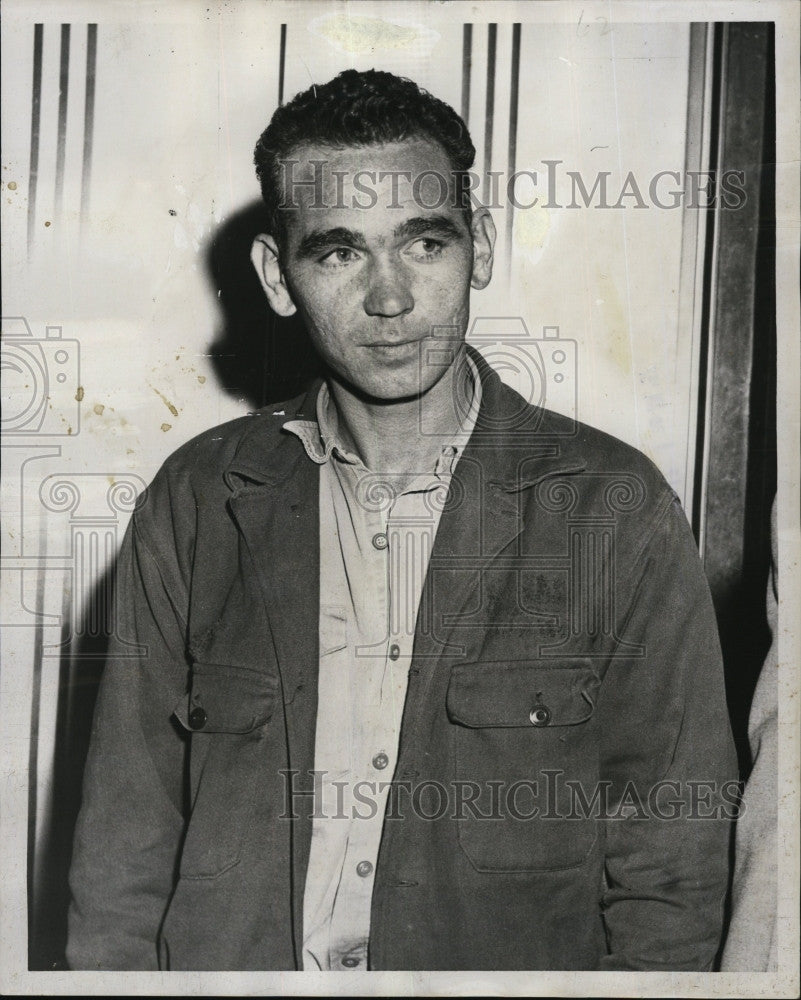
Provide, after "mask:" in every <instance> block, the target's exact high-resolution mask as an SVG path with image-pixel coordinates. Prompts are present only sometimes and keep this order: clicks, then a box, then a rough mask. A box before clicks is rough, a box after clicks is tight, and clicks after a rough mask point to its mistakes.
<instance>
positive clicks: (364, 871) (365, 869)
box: [356, 861, 373, 878]
mask: <svg viewBox="0 0 801 1000" xmlns="http://www.w3.org/2000/svg"><path fill="white" fill-rule="evenodd" d="M372 871H373V866H372V865H371V864H370V862H369V861H360V862H359V863H358V865H356V874H357V875H358V876H359V878H367V876H368V875H370V874H371V873H372Z"/></svg>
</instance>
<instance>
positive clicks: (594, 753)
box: [69, 71, 735, 971]
mask: <svg viewBox="0 0 801 1000" xmlns="http://www.w3.org/2000/svg"><path fill="white" fill-rule="evenodd" d="M473 156H474V150H473V146H472V143H471V142H470V138H469V136H468V133H467V130H466V128H465V126H464V123H463V122H462V121H461V119H460V118H459V117H458V116H457V115H456V114H455V112H453V110H452V109H451V108H449V107H447V106H446V105H444V104H443V103H442V102H440V101H437V100H435V99H434V98H432V97H431V96H430V95H428V94H426V93H424V92H422V91H420V90H419V89H418V88H417V86H416V85H415V84H413V83H411V82H410V81H405V80H401V79H398V78H396V77H394V76H392V75H390V74H387V73H379V72H375V71H373V72H368V73H357V72H355V71H347V72H345V73H342V74H341V75H340V76H339V77H337V78H336V79H335V80H333V81H331V82H329V83H327V84H325V85H323V86H316V87H313V88H312V89H311V90H309V91H308V92H306V93H304V94H301V95H299V96H298V97H296V98H295V99H294V100H293V101H292V102H291V103H290V104H288V105H286V106H285V107H283V108H281V109H279V110H278V111H277V112H276V113H275V115H274V116H273V119H272V121H271V123H270V125H269V127H268V128H267V130H266V131H265V132H264V134H263V135H262V137H261V139H260V141H259V144H258V145H257V148H256V164H257V170H258V173H259V177H260V180H261V184H262V192H263V195H264V198H265V201H266V204H267V208H268V214H269V217H270V226H269V228H270V232H269V233H266V234H264V235H262V236H260V237H258V238H257V240H256V241H255V243H254V248H253V260H254V264H255V266H256V269H257V271H258V274H259V277H260V279H261V281H262V284H263V286H264V290H265V292H266V295H267V297H268V299H269V302H270V304H271V306H272V308H273V309H274V310H275V311H276V312H277V313H278V314H279V315H283V316H286V315H290V314H292V313H293V312H295V311H296V310H297V312H298V313H299V314H300V316H301V317H302V319H303V320H304V322H305V325H306V327H307V328H308V331H309V334H310V336H311V338H312V341H313V343H314V346H315V348H316V349H317V351H318V352H319V355H320V357H321V359H322V360H323V362H324V363H325V368H326V377H325V380H324V381H323V382H322V384H317V385H315V386H314V387H313V388H312V390H311V391H310V392H309V393H308V394H307V395H306V396H304V397H302V398H299V399H296V400H291V401H288V402H286V403H281V404H278V405H272V406H268V407H266V408H265V409H264V410H261V411H259V412H258V413H256V414H253V415H251V416H249V417H245V418H242V419H240V420H237V421H234V422H233V423H231V424H227V425H225V426H224V427H220V428H216V429H215V430H213V431H211V432H209V433H207V434H204V435H201V436H200V437H199V438H197V439H196V440H194V441H192V442H190V443H189V444H187V445H186V446H184V447H183V448H181V449H179V451H178V452H176V453H175V454H174V455H173V456H172V457H171V458H170V459H169V460H168V461H167V462H166V464H165V465H164V467H163V468H162V470H161V471H160V472H159V474H158V475H157V476H156V478H155V480H154V482H153V484H152V485H151V487H150V488H149V490H148V492H147V496H146V498H145V501H144V502H143V504H142V505H141V506H140V507H139V509H138V510H137V511H136V513H135V515H134V518H133V522H132V525H131V527H130V529H129V532H128V534H127V537H126V540H125V543H124V546H123V549H122V552H121V555H120V561H119V569H118V581H119V582H118V598H117V602H118V608H119V615H120V618H121V623H120V628H119V630H120V634H121V637H122V638H124V639H126V640H127V641H128V642H135V643H137V644H139V646H140V647H141V648H142V650H143V652H142V654H141V656H139V658H138V659H135V660H131V659H126V658H125V657H124V656H123V655H122V654H123V653H124V652H125V649H124V648H123V647H118V648H117V649H116V650H115V651H114V655H113V656H112V657H111V658H110V661H109V663H108V665H107V667H106V670H105V674H104V678H103V684H102V689H101V692H100V696H99V701H98V706H97V711H96V719H95V728H94V733H93V743H92V748H91V751H90V756H89V760H88V764H87V771H86V778H85V794H84V802H83V806H82V813H81V816H80V819H79V823H78V828H77V832H76V840H75V854H74V862H73V869H72V874H71V882H72V889H73V904H72V909H71V916H70V943H69V959H70V962H71V964H72V966H73V967H74V968H87V969H89V968H113V969H148V968H151V969H153V968H157V967H161V968H165V969H312V970H317V969H334V970H341V971H342V970H348V969H355V970H359V969H362V970H363V969H366V968H372V969H479V968H482V969H512V968H520V969H526V968H528V969H709V968H710V967H711V963H712V962H713V959H714V955H715V952H716V950H717V948H718V945H719V935H720V927H721V910H722V904H723V898H724V895H725V889H726V880H727V860H726V858H727V839H728V817H727V814H726V810H725V808H724V807H725V805H726V801H725V783H726V781H727V780H728V779H730V778H733V777H734V776H735V763H734V755H733V747H732V741H731V737H730V733H729V727H728V721H727V716H726V709H725V702H724V695H723V683H722V672H721V664H720V652H719V646H718V641H717V634H716V630H715V625H714V618H713V612H712V608H711V603H710V599H709V594H708V590H707V587H706V583H705V580H704V578H703V574H702V572H701V569H700V566H699V561H698V556H697V553H696V550H695V546H694V543H693V539H692V535H691V533H690V531H689V528H688V526H687V523H686V520H685V518H684V516H683V514H682V512H681V510H680V507H679V504H678V501H677V499H676V497H675V495H674V494H673V492H672V491H671V490H670V489H669V487H668V486H667V485H666V483H665V482H664V480H663V479H662V477H661V476H660V475H659V473H658V472H657V471H656V469H655V468H654V467H653V465H652V464H651V463H650V462H648V461H647V460H646V459H645V458H644V457H643V456H642V455H640V454H639V453H637V452H635V451H634V450H633V449H631V448H629V447H627V446H625V445H623V444H622V443H621V442H619V441H616V440H614V439H612V438H610V437H608V436H606V435H604V434H601V433H600V432H598V431H594V430H592V429H590V428H588V427H584V426H581V425H578V426H576V425H574V424H573V423H572V422H571V421H568V420H566V419H565V418H563V417H559V416H557V415H555V414H552V413H549V412H548V411H546V410H543V409H541V408H539V407H537V406H532V405H528V404H526V403H525V401H523V400H522V399H521V398H520V397H519V396H518V395H517V394H516V393H514V392H513V391H512V390H510V389H508V388H507V387H505V386H504V385H503V384H502V383H501V382H500V380H499V378H498V377H497V375H496V374H494V373H492V372H491V371H490V370H489V369H488V367H487V365H486V364H485V363H484V362H483V361H482V359H481V358H480V356H479V355H478V354H477V353H475V352H473V351H470V350H468V349H466V348H465V345H464V337H465V331H466V329H467V322H468V313H469V292H470V288H471V286H472V287H473V288H476V289H481V288H483V287H484V286H486V284H487V283H488V282H489V280H490V277H491V272H492V252H493V243H494V238H495V231H494V227H493V224H492V219H491V217H490V215H489V213H488V212H487V211H486V209H483V208H481V207H479V208H476V209H475V210H472V208H471V205H470V200H469V194H470V192H469V187H470V185H469V184H466V183H465V176H466V171H468V170H469V168H470V166H471V164H472V161H473ZM443 179H444V180H443Z"/></svg>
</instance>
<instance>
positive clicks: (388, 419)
mask: <svg viewBox="0 0 801 1000" xmlns="http://www.w3.org/2000/svg"><path fill="white" fill-rule="evenodd" d="M464 350H465V349H464V348H462V350H461V351H459V353H458V354H457V355H456V357H455V359H454V361H453V363H452V364H451V366H450V368H448V370H447V371H446V372H445V373H444V375H443V376H442V377H441V378H440V379H439V381H438V382H437V383H436V384H435V385H433V386H432V387H431V388H430V389H429V390H428V391H427V392H425V393H424V394H423V395H422V396H415V397H412V398H410V399H402V400H397V401H392V402H378V401H375V400H371V399H369V398H366V397H362V396H357V395H355V394H354V393H353V392H352V390H349V389H348V387H347V386H345V385H343V384H342V383H340V382H338V381H336V380H335V379H333V378H329V382H328V384H329V388H330V391H331V396H332V399H333V401H334V404H335V406H336V410H337V415H338V418H339V433H340V437H341V438H342V443H343V445H344V446H345V447H346V448H348V449H350V450H352V451H354V452H355V453H356V454H357V455H358V456H359V458H360V459H361V460H362V462H363V463H364V465H365V466H366V467H367V468H368V469H370V470H371V471H372V472H388V473H397V474H401V473H407V474H408V473H416V472H420V471H422V470H424V469H427V468H429V467H431V466H433V463H434V462H435V461H436V459H437V456H438V455H439V453H440V451H441V449H442V445H443V443H445V442H446V441H447V439H448V438H449V437H451V436H453V435H455V434H456V433H457V432H458V431H459V429H460V427H461V421H462V419H463V416H464V411H463V410H461V411H460V408H459V406H458V405H457V402H456V401H457V400H459V399H464V397H465V392H466V391H467V398H468V399H469V398H470V393H469V379H470V371H469V368H468V367H467V365H466V363H465V353H464ZM462 379H463V380H466V381H468V385H467V387H466V386H465V385H458V384H457V382H458V380H462ZM433 428H435V429H436V433H432V432H431V431H432V429H433Z"/></svg>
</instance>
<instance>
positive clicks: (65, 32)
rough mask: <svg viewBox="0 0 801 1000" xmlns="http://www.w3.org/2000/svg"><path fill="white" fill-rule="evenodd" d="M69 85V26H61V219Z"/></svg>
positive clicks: (58, 171)
mask: <svg viewBox="0 0 801 1000" xmlns="http://www.w3.org/2000/svg"><path fill="white" fill-rule="evenodd" d="M69 83H70V26H69V25H68V24H62V25H61V66H60V69H59V74H58V146H57V148H56V201H55V209H54V212H55V217H56V219H59V218H60V217H61V203H62V200H63V196H64V161H65V159H66V152H67V97H68V95H69Z"/></svg>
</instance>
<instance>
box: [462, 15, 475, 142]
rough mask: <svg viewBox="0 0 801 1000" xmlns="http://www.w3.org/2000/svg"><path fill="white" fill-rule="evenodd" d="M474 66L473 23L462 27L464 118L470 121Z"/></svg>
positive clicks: (466, 121)
mask: <svg viewBox="0 0 801 1000" xmlns="http://www.w3.org/2000/svg"><path fill="white" fill-rule="evenodd" d="M472 66H473V25H472V24H465V25H464V27H463V28H462V119H463V121H464V123H465V125H468V124H469V122H470V72H471V69H472Z"/></svg>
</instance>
